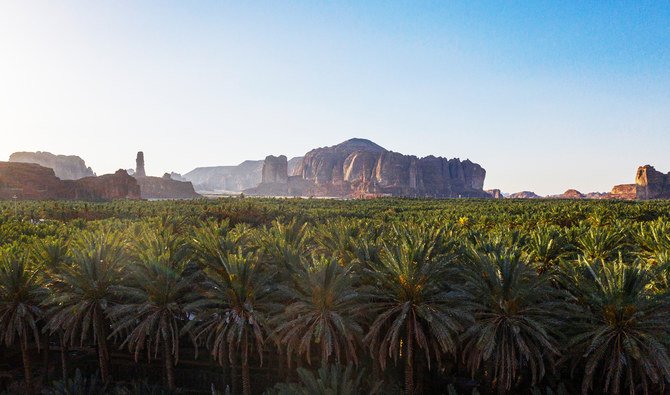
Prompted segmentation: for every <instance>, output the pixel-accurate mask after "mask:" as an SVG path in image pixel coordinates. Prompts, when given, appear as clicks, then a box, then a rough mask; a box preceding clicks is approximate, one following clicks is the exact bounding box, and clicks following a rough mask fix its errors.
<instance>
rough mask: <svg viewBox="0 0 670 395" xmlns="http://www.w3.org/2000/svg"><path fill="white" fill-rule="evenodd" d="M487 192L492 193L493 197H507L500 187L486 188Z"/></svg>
mask: <svg viewBox="0 0 670 395" xmlns="http://www.w3.org/2000/svg"><path fill="white" fill-rule="evenodd" d="M486 193H488V194H489V195H491V197H492V198H494V199H504V198H505V197H504V196H503V194H502V192H501V191H500V189H488V190H486Z"/></svg>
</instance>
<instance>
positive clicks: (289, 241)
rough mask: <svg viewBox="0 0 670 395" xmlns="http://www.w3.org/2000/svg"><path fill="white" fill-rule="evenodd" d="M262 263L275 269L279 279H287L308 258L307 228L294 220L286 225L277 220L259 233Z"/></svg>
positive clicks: (306, 225)
mask: <svg viewBox="0 0 670 395" xmlns="http://www.w3.org/2000/svg"><path fill="white" fill-rule="evenodd" d="M260 241H261V251H262V261H263V262H265V263H267V264H269V265H273V266H275V267H276V268H277V270H278V272H279V276H280V277H281V279H288V278H289V277H290V275H291V274H292V273H294V272H295V271H296V270H299V269H300V267H301V266H302V263H303V261H304V260H306V259H307V258H308V257H309V248H308V243H309V226H308V224H306V223H304V224H301V223H300V222H298V221H297V220H296V219H295V218H294V219H293V220H291V221H290V222H289V223H288V224H284V223H282V222H280V221H278V220H275V221H273V222H272V225H271V226H270V227H269V228H267V229H263V231H262V232H261V237H260Z"/></svg>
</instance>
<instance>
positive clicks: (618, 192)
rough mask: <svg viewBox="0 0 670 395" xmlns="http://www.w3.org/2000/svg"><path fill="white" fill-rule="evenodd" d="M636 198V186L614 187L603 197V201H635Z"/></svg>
mask: <svg viewBox="0 0 670 395" xmlns="http://www.w3.org/2000/svg"><path fill="white" fill-rule="evenodd" d="M636 198H637V186H636V185H635V184H621V185H615V186H614V187H613V188H612V191H611V192H610V193H609V194H608V195H606V196H604V199H622V200H635V199H636Z"/></svg>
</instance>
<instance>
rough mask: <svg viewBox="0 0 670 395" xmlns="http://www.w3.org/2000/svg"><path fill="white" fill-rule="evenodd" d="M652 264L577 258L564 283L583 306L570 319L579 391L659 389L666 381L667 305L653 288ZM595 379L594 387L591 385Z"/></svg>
mask: <svg viewBox="0 0 670 395" xmlns="http://www.w3.org/2000/svg"><path fill="white" fill-rule="evenodd" d="M656 270H657V269H656V268H652V267H645V266H643V265H636V264H627V263H624V262H622V261H620V260H619V261H615V262H610V263H604V262H602V261H600V260H596V261H593V262H589V261H586V260H580V261H579V263H578V264H571V265H565V266H564V268H563V273H562V282H563V284H564V285H565V287H566V288H567V289H569V290H570V292H571V293H572V294H573V295H574V297H575V299H576V301H577V303H578V304H579V305H580V306H581V307H582V308H583V310H582V311H581V313H580V314H579V315H578V316H576V317H575V319H573V320H572V321H571V326H572V327H573V329H574V333H573V336H572V338H571V340H570V343H569V350H570V352H571V353H570V355H569V357H570V358H572V360H573V367H581V368H582V369H583V372H584V373H583V380H582V393H584V394H586V393H590V392H591V391H592V390H593V389H594V388H596V386H595V385H597V386H599V387H600V389H602V390H603V391H604V392H606V393H611V394H615V395H616V394H620V393H622V392H627V393H629V394H631V395H632V394H639V393H644V394H648V393H652V392H653V393H662V392H663V389H664V386H665V384H667V383H670V355H668V347H669V346H670V326H668V322H670V303H669V302H668V299H667V294H660V293H658V292H657V290H656V288H655V287H654V284H653V281H654V279H655V278H657V273H656ZM594 383H595V385H594Z"/></svg>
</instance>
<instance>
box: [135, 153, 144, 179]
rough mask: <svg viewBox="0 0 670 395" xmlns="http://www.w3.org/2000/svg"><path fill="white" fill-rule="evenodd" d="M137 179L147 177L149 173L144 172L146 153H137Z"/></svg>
mask: <svg viewBox="0 0 670 395" xmlns="http://www.w3.org/2000/svg"><path fill="white" fill-rule="evenodd" d="M133 175H134V176H135V177H146V176H147V172H146V171H145V170H144V152H142V151H140V152H138V153H137V157H136V158H135V174H133Z"/></svg>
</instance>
